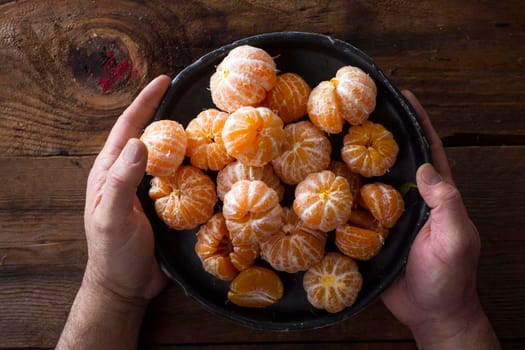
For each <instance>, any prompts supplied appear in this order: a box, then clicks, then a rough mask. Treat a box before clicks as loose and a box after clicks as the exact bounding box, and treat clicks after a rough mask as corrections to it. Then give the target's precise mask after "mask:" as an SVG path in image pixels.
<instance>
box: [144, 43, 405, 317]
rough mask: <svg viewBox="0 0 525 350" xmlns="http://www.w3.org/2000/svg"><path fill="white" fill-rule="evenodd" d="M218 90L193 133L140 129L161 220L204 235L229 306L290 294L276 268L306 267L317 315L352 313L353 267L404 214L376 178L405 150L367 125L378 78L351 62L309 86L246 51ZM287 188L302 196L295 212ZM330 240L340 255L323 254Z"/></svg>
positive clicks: (204, 251)
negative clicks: (333, 137) (225, 284)
mask: <svg viewBox="0 0 525 350" xmlns="http://www.w3.org/2000/svg"><path fill="white" fill-rule="evenodd" d="M327 78H330V77H327ZM210 92H211V97H212V100H213V103H214V104H215V107H216V108H211V109H206V110H203V111H202V112H201V113H199V114H198V115H196V116H195V118H194V119H192V120H191V121H190V122H189V123H188V125H187V126H186V128H184V127H183V126H182V125H181V124H179V123H178V122H176V121H174V120H159V121H155V122H153V123H151V124H150V125H149V126H148V127H147V128H146V129H145V130H144V133H143V135H142V137H141V139H142V141H143V142H144V143H145V144H146V146H147V148H148V164H147V169H146V171H147V173H148V174H150V175H151V176H153V179H152V181H151V188H150V190H149V196H150V198H151V199H152V200H154V202H155V210H156V212H157V215H158V216H159V217H160V219H162V221H163V222H164V223H165V224H166V225H167V226H168V227H170V228H172V229H174V230H191V229H198V233H197V234H196V235H197V243H196V245H195V252H196V254H197V255H198V257H199V258H200V260H201V261H202V265H203V268H204V269H205V270H206V271H207V272H208V273H210V274H211V275H213V276H215V277H216V278H219V279H222V280H226V281H231V284H230V288H229V292H228V295H227V298H228V299H229V300H230V301H231V302H232V303H234V304H236V305H239V306H244V307H266V306H269V305H272V304H274V303H277V302H278V301H279V300H280V299H281V298H282V296H283V294H284V292H285V291H284V287H283V283H282V281H281V279H280V277H279V274H277V273H276V271H281V272H282V273H290V274H293V273H297V272H299V271H305V273H304V277H303V286H304V289H305V291H306V295H307V298H308V301H309V302H310V303H311V304H312V305H313V306H314V307H315V308H319V309H324V310H327V311H328V312H331V313H335V312H339V311H341V310H343V309H344V308H346V307H348V306H350V305H352V304H353V303H354V302H355V300H356V298H357V296H358V293H359V291H360V289H361V287H362V281H363V280H362V276H361V274H360V272H359V268H358V264H357V263H356V260H368V259H370V258H372V257H374V256H375V255H376V254H378V252H379V251H380V249H381V248H382V246H383V244H384V241H385V239H386V237H387V235H388V232H389V229H390V228H392V227H393V226H394V225H395V224H396V222H397V220H398V219H399V217H400V216H401V214H402V213H403V210H404V202H403V198H402V196H401V194H400V193H399V192H398V191H397V190H396V189H395V188H394V187H392V186H390V185H388V184H385V183H381V182H377V181H374V180H373V177H377V176H381V175H383V174H385V173H386V172H387V171H388V170H389V169H390V168H391V167H392V166H393V165H394V163H395V161H396V157H397V154H398V150H399V149H398V145H397V143H396V141H395V140H394V138H393V135H392V133H391V132H389V131H388V130H386V129H385V128H384V127H383V126H382V125H380V124H377V123H373V122H372V121H369V120H368V117H369V115H370V113H372V112H373V111H374V109H375V105H376V95H377V90H376V85H375V83H374V81H373V80H372V78H370V76H369V75H368V74H366V73H365V72H363V71H362V70H361V69H359V68H356V67H352V66H345V67H341V68H340V69H339V70H338V71H337V74H336V75H335V77H331V79H330V80H327V81H323V82H321V83H320V84H319V85H317V86H316V87H315V88H313V89H311V88H310V86H309V85H308V84H307V83H306V81H305V80H304V79H303V78H302V77H301V76H299V75H298V74H295V73H292V72H285V73H283V74H278V71H277V69H276V63H275V61H274V60H273V58H272V57H271V56H270V55H269V54H268V53H267V52H266V51H264V50H262V49H260V48H256V47H253V46H248V45H244V46H239V47H236V48H234V49H233V50H231V51H230V52H229V54H228V55H227V56H226V57H225V58H224V59H223V61H222V62H221V63H220V64H219V65H218V66H217V68H216V71H215V72H214V74H213V75H212V76H211V79H210ZM345 123H349V124H350V127H349V128H344V126H345ZM345 129H346V130H348V132H347V133H346V132H345V133H346V135H344V138H343V143H342V148H341V150H340V155H341V159H342V161H340V160H335V159H332V154H333V150H332V147H333V145H332V142H331V141H330V139H329V137H328V135H330V134H340V133H342V132H343V130H345ZM185 159H186V160H188V161H186V162H185ZM365 180H368V181H365ZM285 186H286V187H287V188H291V189H292V191H294V196H293V204H292V205H289V207H285V206H284V204H283V197H284V193H285ZM219 200H220V201H221V205H217V202H218V201H219ZM290 202H291V201H290ZM216 208H220V209H219V210H217V209H216ZM330 232H335V235H334V236H335V238H334V241H335V242H334V243H335V247H337V249H335V247H334V249H332V251H327V250H326V244H327V240H328V237H329V236H328V234H329V233H330ZM180 234H188V233H186V232H184V233H180ZM330 237H332V236H330ZM263 261H265V262H266V263H264V262H263Z"/></svg>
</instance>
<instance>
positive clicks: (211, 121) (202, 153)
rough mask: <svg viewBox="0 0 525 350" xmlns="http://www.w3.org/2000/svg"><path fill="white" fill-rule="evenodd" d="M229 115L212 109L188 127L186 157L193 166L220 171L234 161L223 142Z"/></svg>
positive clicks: (191, 122)
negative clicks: (223, 132)
mask: <svg viewBox="0 0 525 350" xmlns="http://www.w3.org/2000/svg"><path fill="white" fill-rule="evenodd" d="M227 118H228V114H227V113H225V112H221V111H219V110H217V109H214V108H211V109H207V110H204V111H202V112H201V113H199V114H198V115H197V116H196V117H195V118H194V119H192V120H191V121H190V122H189V124H188V126H187V127H186V137H187V139H188V145H187V147H186V155H187V156H188V157H190V161H191V164H192V165H194V166H196V167H197V168H200V169H203V170H208V169H210V170H220V169H222V168H224V167H225V166H226V164H228V163H230V162H232V161H233V157H231V156H230V155H229V154H228V152H226V147H224V143H223V141H222V129H223V127H224V123H225V122H226V119H227Z"/></svg>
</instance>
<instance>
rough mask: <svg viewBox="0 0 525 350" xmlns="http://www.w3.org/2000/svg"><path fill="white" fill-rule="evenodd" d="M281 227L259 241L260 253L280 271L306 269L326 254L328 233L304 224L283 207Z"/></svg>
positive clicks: (291, 211) (291, 271) (290, 271)
mask: <svg viewBox="0 0 525 350" xmlns="http://www.w3.org/2000/svg"><path fill="white" fill-rule="evenodd" d="M283 222H284V225H283V227H282V229H281V230H280V231H279V232H277V233H276V234H274V235H272V236H270V238H268V239H267V240H265V241H263V242H261V243H260V247H261V256H262V258H263V259H264V260H266V261H267V262H269V263H270V265H271V266H272V267H273V268H274V269H276V270H278V271H285V272H289V273H295V272H298V271H304V270H307V269H308V268H310V267H311V266H312V265H314V264H316V263H318V262H319V261H321V259H322V258H323V256H324V253H325V250H324V247H325V243H326V233H324V232H322V231H316V230H311V229H308V228H306V227H304V226H303V225H302V224H301V222H300V221H299V218H298V217H297V215H296V214H295V213H294V212H293V210H292V209H290V208H283Z"/></svg>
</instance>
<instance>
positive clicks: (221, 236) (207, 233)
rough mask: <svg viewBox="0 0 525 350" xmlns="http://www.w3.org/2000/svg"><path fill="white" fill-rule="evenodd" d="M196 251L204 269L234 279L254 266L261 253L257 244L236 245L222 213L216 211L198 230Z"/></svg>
mask: <svg viewBox="0 0 525 350" xmlns="http://www.w3.org/2000/svg"><path fill="white" fill-rule="evenodd" d="M195 252H196V253H197V256H198V257H199V258H200V260H201V262H202V265H203V267H204V270H206V271H207V272H208V273H210V274H212V275H213V276H215V277H217V278H219V279H221V280H226V281H229V280H232V279H233V278H234V277H235V276H237V274H238V273H239V271H242V270H246V269H247V268H248V267H250V266H252V265H253V263H254V261H255V259H256V258H257V256H258V255H259V247H258V246H257V244H243V245H234V244H233V243H232V241H231V238H230V233H229V231H228V228H227V227H226V222H225V221H224V216H223V215H222V213H216V214H215V215H213V216H212V218H211V219H210V220H208V222H207V223H206V224H205V225H202V226H201V228H200V229H199V231H198V232H197V243H196V244H195Z"/></svg>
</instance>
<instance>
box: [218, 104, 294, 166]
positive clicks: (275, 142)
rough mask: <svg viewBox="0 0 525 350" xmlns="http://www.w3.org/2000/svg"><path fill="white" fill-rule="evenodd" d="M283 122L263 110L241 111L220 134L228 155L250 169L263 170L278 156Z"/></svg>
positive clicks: (250, 108) (282, 134)
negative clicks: (262, 167)
mask: <svg viewBox="0 0 525 350" xmlns="http://www.w3.org/2000/svg"><path fill="white" fill-rule="evenodd" d="M284 138H285V136H284V129H283V121H282V120H281V118H279V116H278V115H277V114H275V113H274V112H272V111H271V110H270V109H268V108H266V107H241V108H239V109H238V110H236V111H235V112H233V113H232V114H231V115H230V116H229V117H228V119H227V120H226V123H225V124H224V128H223V130H222V139H223V142H224V146H225V147H226V150H227V152H228V154H230V155H231V156H232V157H234V158H236V159H238V160H239V161H240V162H242V163H244V164H245V165H249V166H259V167H260V166H264V165H266V164H268V163H269V162H270V161H272V160H273V159H274V158H276V157H277V156H279V155H280V154H281V151H282V145H283V142H284Z"/></svg>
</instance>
